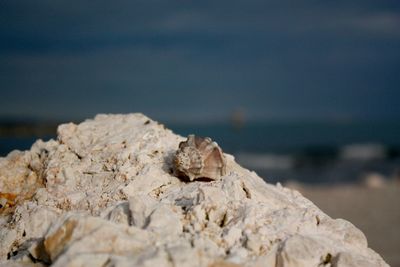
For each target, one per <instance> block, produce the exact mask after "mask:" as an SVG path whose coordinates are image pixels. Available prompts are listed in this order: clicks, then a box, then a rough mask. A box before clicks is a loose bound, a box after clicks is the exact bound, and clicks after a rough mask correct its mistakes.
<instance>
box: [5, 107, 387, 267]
mask: <svg viewBox="0 0 400 267" xmlns="http://www.w3.org/2000/svg"><path fill="white" fill-rule="evenodd" d="M182 140H184V138H182V137H180V136H178V135H175V134H173V133H172V132H171V131H170V130H167V129H165V128H164V127H163V125H160V124H159V123H157V122H154V121H152V120H150V119H149V118H147V117H145V116H144V115H141V114H130V115H98V116H96V118H95V119H94V120H87V121H85V122H83V123H81V124H79V125H75V124H72V123H69V124H63V125H61V126H59V128H58V138H57V140H56V141H54V140H50V141H48V142H43V141H40V140H39V141H37V142H36V143H35V144H34V145H33V146H32V148H31V150H30V151H25V152H18V151H16V152H12V153H10V154H9V155H8V156H7V157H6V158H1V159H0V201H1V205H2V208H1V213H0V266H47V265H51V266H213V267H217V266H276V267H289V266H296V267H301V266H307V267H312V266H332V267H333V266H337V267H344V266H388V265H387V264H386V263H385V262H384V261H383V260H382V258H381V257H380V256H379V255H378V254H377V253H375V252H374V251H372V250H371V249H369V248H368V245H367V240H366V238H365V236H364V234H363V233H362V232H361V231H360V230H358V229H357V228H356V227H354V226H353V225H352V224H351V223H349V222H347V221H345V220H341V219H336V220H335V219H332V218H330V217H329V216H327V215H326V214H324V213H323V212H322V211H321V210H319V209H318V208H317V207H316V206H315V205H314V204H313V203H312V202H310V201H309V200H307V199H306V198H304V197H303V196H301V195H300V193H298V192H297V191H294V190H289V189H286V188H284V187H282V186H280V185H279V184H278V185H276V186H275V185H271V184H267V183H265V182H264V181H263V180H262V179H261V178H260V177H258V176H257V175H256V174H255V173H254V172H251V171H248V170H246V169H244V168H242V167H240V166H239V165H238V164H237V163H235V161H234V158H233V157H232V156H230V155H226V157H227V174H226V175H225V176H224V177H223V178H222V179H221V180H218V181H211V182H203V181H194V182H189V183H188V182H183V181H181V180H180V179H178V178H177V177H175V176H174V175H173V173H172V170H171V166H172V163H171V159H172V156H173V154H174V153H175V151H176V149H177V147H178V144H179V142H180V141H182Z"/></svg>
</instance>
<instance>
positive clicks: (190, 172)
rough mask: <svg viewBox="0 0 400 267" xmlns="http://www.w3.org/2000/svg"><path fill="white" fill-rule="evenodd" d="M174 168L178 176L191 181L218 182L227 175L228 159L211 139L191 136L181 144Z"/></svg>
mask: <svg viewBox="0 0 400 267" xmlns="http://www.w3.org/2000/svg"><path fill="white" fill-rule="evenodd" d="M174 168H175V171H176V173H177V175H178V176H180V177H182V176H183V177H186V178H189V180H190V181H193V180H195V179H198V178H208V179H212V180H218V179H220V178H221V177H222V176H224V175H225V174H226V159H225V156H224V153H223V152H222V149H221V148H220V147H219V146H218V144H217V143H216V142H213V141H212V140H211V138H209V137H199V136H195V135H189V136H188V137H187V140H186V141H184V142H181V143H180V144H179V148H178V150H177V151H176V154H175V157H174Z"/></svg>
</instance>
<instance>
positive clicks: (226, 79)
mask: <svg viewBox="0 0 400 267" xmlns="http://www.w3.org/2000/svg"><path fill="white" fill-rule="evenodd" d="M0 38H1V39H0V90H1V98H0V116H30V117H38V118H50V119H70V118H84V117H91V116H93V115H94V114H96V113H104V112H107V113H108V112H112V113H117V112H118V113H121V112H123V113H126V112H137V111H140V112H143V113H145V114H147V115H149V116H152V117H154V118H156V119H160V120H185V121H189V120H194V121H196V120H198V121H205V120H220V119H224V118H227V117H229V114H230V113H231V112H232V111H234V110H236V109H238V108H241V109H242V110H244V111H245V113H246V116H247V117H248V118H249V119H291V120H292V119H374V120H376V119H400V1H398V0H393V1H389V0H379V1H376V0H356V1H354V0H347V1H303V0H298V1H276V2H272V1H232V0H229V1H226V0H225V1H198V3H194V2H193V1H189V2H187V1H149V0H146V1H94V2H93V1H76V2H71V1H53V0H48V1H28V0H26V1H1V2H0Z"/></svg>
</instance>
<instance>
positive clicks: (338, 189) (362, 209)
mask: <svg viewBox="0 0 400 267" xmlns="http://www.w3.org/2000/svg"><path fill="white" fill-rule="evenodd" d="M289 186H290V185H289ZM293 187H295V188H296V189H297V190H299V191H300V192H301V193H302V194H303V195H304V196H305V197H306V198H308V199H310V200H311V201H313V202H314V204H316V205H317V206H318V207H319V208H320V209H322V210H323V211H324V212H326V213H327V214H328V215H329V216H331V217H332V218H343V219H346V220H348V221H350V222H352V223H353V224H354V225H355V226H356V227H357V228H359V229H360V230H361V231H363V232H364V234H365V235H366V237H367V239H368V244H369V247H370V248H372V249H373V250H375V251H376V252H378V253H379V254H380V255H381V256H382V257H383V258H384V259H385V260H386V261H387V262H388V263H389V264H390V265H391V266H392V267H399V266H400V207H399V205H400V186H399V185H396V184H388V185H386V186H382V187H380V188H368V187H365V186H362V185H336V186H327V185H325V186H323V185H322V186H321V185H320V186H310V185H294V186H293Z"/></svg>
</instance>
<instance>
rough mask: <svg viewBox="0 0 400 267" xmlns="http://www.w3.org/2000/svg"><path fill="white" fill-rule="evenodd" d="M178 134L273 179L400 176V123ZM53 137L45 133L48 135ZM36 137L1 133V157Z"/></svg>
mask: <svg viewBox="0 0 400 267" xmlns="http://www.w3.org/2000/svg"><path fill="white" fill-rule="evenodd" d="M166 127H167V128H170V129H172V130H173V131H174V132H175V133H178V134H180V135H183V136H186V135H188V134H191V133H193V134H196V135H199V136H209V137H211V138H212V139H213V140H215V141H216V142H217V143H218V144H219V145H220V146H221V147H222V149H223V150H224V152H226V153H229V154H232V155H234V156H235V158H236V160H237V161H238V162H239V163H240V164H242V165H243V166H245V167H246V168H249V169H251V170H254V171H255V172H257V174H258V175H260V176H261V177H263V178H264V179H265V180H266V181H268V182H271V183H276V182H287V181H299V182H304V183H311V184H316V183H349V182H359V181H361V180H362V179H364V178H365V177H366V176H368V175H379V176H380V177H383V178H384V179H392V178H396V179H397V178H398V177H399V176H400V122H358V123H354V122H352V123H350V122H313V123H311V122H306V123H289V122H285V123H284V122H276V123H272V122H265V123H247V124H245V125H243V126H242V127H240V128H238V127H234V126H232V125H231V124H229V123H214V124H198V125H195V124H176V123H175V124H174V123H170V124H166ZM50 138H51V137H50V136H49V137H47V138H43V139H44V140H47V139H50ZM36 139H37V138H36V137H23V138H22V137H20V138H16V137H15V138H13V137H7V138H5V137H0V156H5V155H6V154H7V153H8V152H10V151H11V150H13V149H18V150H26V149H29V148H30V146H31V145H32V143H33V142H34V141H35V140H36Z"/></svg>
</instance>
